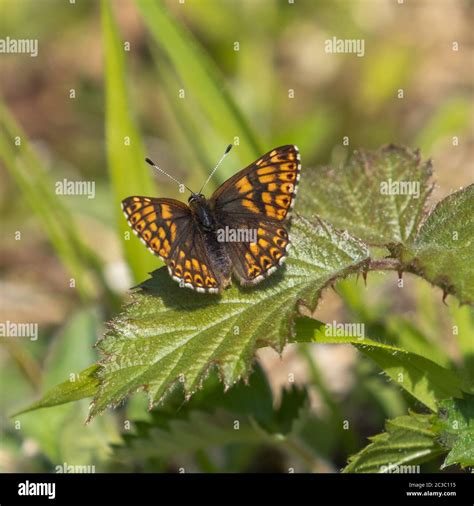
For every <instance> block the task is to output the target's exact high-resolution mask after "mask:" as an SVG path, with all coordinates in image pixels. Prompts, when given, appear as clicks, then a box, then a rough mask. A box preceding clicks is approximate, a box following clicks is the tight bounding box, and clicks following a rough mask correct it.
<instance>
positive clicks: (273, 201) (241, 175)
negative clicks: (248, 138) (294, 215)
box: [211, 145, 301, 226]
mask: <svg viewBox="0 0 474 506" xmlns="http://www.w3.org/2000/svg"><path fill="white" fill-rule="evenodd" d="M300 170H301V165H300V155H299V151H298V148H297V147H296V146H293V145H287V146H281V147H279V148H275V149H273V150H272V151H269V152H268V153H267V154H265V155H263V156H262V157H261V158H259V159H258V160H257V161H255V162H254V163H252V164H251V165H249V166H248V167H246V168H245V169H242V170H241V171H240V172H238V173H237V174H235V176H233V177H231V178H230V179H229V180H227V181H226V182H225V183H223V184H222V185H221V186H220V187H219V188H218V189H217V190H216V191H215V193H214V194H213V195H212V197H211V201H212V202H213V203H214V207H215V210H216V214H217V215H218V216H219V218H220V219H222V221H223V222H224V223H225V224H228V225H229V226H230V225H231V224H232V222H233V220H234V219H235V217H236V216H247V217H249V218H251V217H254V218H255V217H259V218H261V219H262V218H265V219H268V220H270V221H284V220H285V219H286V218H287V217H288V215H289V213H290V211H291V208H292V207H293V204H294V198H295V195H296V191H297V185H298V181H299V177H300Z"/></svg>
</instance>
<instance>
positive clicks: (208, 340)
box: [91, 218, 368, 417]
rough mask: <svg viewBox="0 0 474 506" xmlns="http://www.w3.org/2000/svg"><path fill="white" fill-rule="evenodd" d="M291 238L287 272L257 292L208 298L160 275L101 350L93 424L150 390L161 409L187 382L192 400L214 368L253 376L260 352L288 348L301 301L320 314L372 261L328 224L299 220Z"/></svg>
mask: <svg viewBox="0 0 474 506" xmlns="http://www.w3.org/2000/svg"><path fill="white" fill-rule="evenodd" d="M291 237H292V240H293V249H292V252H291V254H290V256H289V258H288V261H287V263H286V265H285V268H283V269H280V271H278V272H277V273H275V274H274V275H273V276H271V277H270V278H269V279H267V280H265V281H264V282H262V283H261V284H260V285H259V286H257V287H253V288H247V289H242V288H239V287H237V286H235V285H234V286H233V287H232V288H230V289H228V290H225V292H224V293H223V294H222V296H213V295H200V294H197V293H195V292H193V291H190V290H188V289H182V288H179V286H178V285H177V284H176V283H175V282H174V281H173V280H171V279H170V277H169V275H168V272H167V271H166V269H161V270H159V271H156V272H155V273H153V275H152V278H151V279H150V280H148V281H147V282H145V283H144V284H143V285H142V287H141V288H142V289H141V290H140V291H139V292H138V293H135V295H134V296H133V300H132V303H131V304H130V305H129V306H128V307H127V308H126V310H125V311H124V312H123V313H122V314H121V315H119V316H118V317H117V318H116V319H115V320H114V321H112V323H111V325H110V330H109V332H108V333H107V334H106V336H105V338H104V339H103V340H102V341H100V342H99V344H98V346H99V348H100V350H101V351H102V352H103V353H104V354H105V356H106V357H105V359H104V360H103V361H102V363H101V368H100V370H99V377H100V384H101V387H100V391H99V393H98V395H97V396H96V398H95V399H94V402H93V405H92V408H91V417H92V416H94V415H96V414H98V413H100V412H101V411H103V410H104V409H105V408H106V407H108V406H116V405H117V404H118V403H120V402H121V401H123V400H124V399H125V398H126V397H127V395H129V394H130V393H131V392H134V391H136V390H138V389H143V388H144V389H146V391H147V394H148V397H149V402H150V406H153V405H155V404H157V403H158V402H159V401H160V399H162V397H163V396H164V395H165V393H166V392H167V390H168V389H169V388H170V386H171V385H172V384H173V383H175V382H176V381H178V379H179V378H181V380H182V382H183V385H184V388H185V391H186V392H187V394H188V395H191V394H192V393H194V392H195V391H196V390H197V389H198V388H199V386H200V383H201V382H202V380H203V378H204V377H205V375H206V373H207V371H208V370H209V369H210V368H211V367H212V366H214V365H217V366H218V368H219V371H220V374H221V376H222V379H223V381H224V383H225V384H226V385H227V386H230V385H232V384H233V383H235V382H236V381H237V380H239V379H240V378H241V377H246V376H247V375H248V372H249V366H250V361H251V359H252V358H253V355H254V351H255V349H256V348H258V347H259V346H273V347H274V348H276V349H277V350H281V349H282V348H283V346H284V344H285V343H286V341H287V340H288V338H289V337H290V336H291V334H292V318H293V316H294V315H295V314H296V311H297V307H296V306H297V302H298V301H299V300H303V301H305V302H306V304H307V305H308V306H310V307H314V306H315V304H316V301H317V300H318V298H319V295H320V292H321V289H322V288H323V287H324V286H325V285H326V284H327V283H329V282H333V281H334V280H335V279H337V278H338V277H343V276H346V275H347V274H348V273H350V272H351V271H353V270H357V269H358V268H359V267H360V266H361V265H362V264H363V263H364V262H365V261H366V259H367V256H368V251H367V248H366V247H365V246H364V245H363V244H362V243H361V242H360V241H358V240H356V239H353V238H352V237H350V236H349V235H347V234H341V233H339V232H337V231H336V230H334V229H333V228H332V227H331V226H330V225H328V224H325V223H324V222H318V223H317V224H314V225H313V224H310V223H308V222H307V221H306V220H304V219H303V218H299V219H296V220H295V221H294V223H293V226H292V231H291Z"/></svg>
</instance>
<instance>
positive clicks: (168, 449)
mask: <svg viewBox="0 0 474 506" xmlns="http://www.w3.org/2000/svg"><path fill="white" fill-rule="evenodd" d="M183 401H184V395H183V391H182V389H179V388H176V389H174V390H173V392H172V393H171V394H170V395H169V396H168V397H167V399H166V401H165V402H164V404H163V405H162V406H160V407H159V408H158V409H156V410H153V412H152V413H151V417H152V418H151V420H150V421H148V422H138V423H136V424H135V430H134V433H133V434H124V435H123V444H122V445H117V446H116V447H115V454H114V460H117V461H120V460H123V461H124V462H129V461H130V457H131V456H132V457H133V455H136V456H137V458H138V459H139V460H140V461H143V459H146V458H147V457H149V458H156V457H161V458H169V457H175V456H177V455H181V454H185V453H189V452H195V451H198V450H201V449H202V450H208V449H210V448H212V447H221V446H225V445H229V444H232V443H240V444H250V445H251V444H255V445H262V444H264V443H266V444H276V445H278V444H282V443H284V441H285V437H286V436H287V435H289V433H290V432H291V431H292V430H293V427H294V422H295V421H296V420H300V419H301V418H302V416H303V410H304V409H305V408H306V407H307V403H308V394H307V391H306V390H304V389H298V388H295V387H293V388H291V389H289V390H284V391H283V392H282V401H281V403H280V406H279V407H278V408H276V409H275V408H274V399H273V395H272V391H271V389H270V386H269V384H268V381H267V378H266V375H265V374H264V372H263V370H262V369H261V367H259V366H257V367H256V368H255V370H254V372H253V373H252V375H251V376H250V378H249V381H248V384H245V383H244V382H243V381H240V382H238V383H237V384H235V385H234V386H232V387H231V388H230V389H229V390H228V391H227V392H225V391H224V388H223V386H222V384H221V383H220V381H219V378H218V376H217V374H216V373H215V371H213V372H212V373H211V374H210V375H209V377H208V378H206V380H205V384H204V387H203V389H202V390H200V391H199V392H198V393H197V394H196V395H195V396H193V398H192V399H191V400H190V401H189V402H187V403H185V402H183Z"/></svg>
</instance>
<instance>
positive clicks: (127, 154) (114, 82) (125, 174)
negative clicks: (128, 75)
mask: <svg viewBox="0 0 474 506" xmlns="http://www.w3.org/2000/svg"><path fill="white" fill-rule="evenodd" d="M101 7H102V10H101V12H102V30H103V37H104V53H105V80H106V84H105V95H106V97H105V98H106V117H105V131H106V140H107V160H108V165H109V171H110V176H111V180H112V188H113V192H114V201H115V212H116V215H117V220H118V221H117V222H118V230H119V233H120V237H121V239H122V244H123V247H124V251H125V257H126V259H127V262H128V265H129V267H130V269H131V271H132V274H133V277H134V279H135V280H136V281H141V280H143V279H144V278H145V277H146V274H147V273H148V272H150V271H151V270H153V269H154V268H156V267H157V266H159V265H160V260H159V259H158V258H155V259H154V258H153V257H152V256H151V254H150V253H149V251H148V250H147V249H146V248H145V247H144V246H143V245H142V244H141V243H140V241H139V240H138V239H137V238H136V237H135V236H134V235H133V234H132V233H131V230H130V228H129V226H128V225H127V222H126V221H125V218H124V216H123V214H122V210H121V207H120V202H121V201H122V200H123V199H124V198H126V197H129V196H131V195H148V196H153V195H154V194H155V193H156V191H155V190H154V188H153V184H152V178H151V173H150V167H149V166H148V165H147V164H146V163H145V161H144V158H145V153H144V150H143V144H142V141H141V138H140V134H139V131H138V129H137V127H136V125H135V122H134V119H133V117H132V114H131V106H130V102H129V100H128V96H127V88H126V79H125V49H124V46H123V44H122V41H121V39H120V36H119V33H118V29H117V26H116V23H115V20H114V18H113V15H112V11H111V8H110V4H109V2H108V1H107V0H103V1H102V3H101Z"/></svg>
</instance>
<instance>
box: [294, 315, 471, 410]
mask: <svg viewBox="0 0 474 506" xmlns="http://www.w3.org/2000/svg"><path fill="white" fill-rule="evenodd" d="M293 341H297V342H316V343H333V344H343V343H348V344H353V345H354V346H355V347H356V348H357V349H358V350H359V351H360V352H362V353H364V355H367V356H368V357H369V358H371V359H372V360H373V361H374V362H376V363H377V364H378V365H379V367H381V368H382V369H383V371H384V372H385V374H387V375H388V376H389V377H390V378H391V379H392V380H393V381H395V382H396V383H397V384H398V385H400V386H401V387H402V388H404V389H405V390H406V391H407V392H409V393H410V394H411V395H413V397H415V398H416V399H418V400H419V401H420V402H422V403H423V404H424V405H425V406H427V407H428V408H430V409H431V410H433V411H437V409H438V407H437V402H438V401H440V400H442V399H447V398H450V397H462V392H461V381H460V379H459V378H458V377H457V376H456V374H455V373H454V372H453V371H452V370H450V369H447V368H445V367H441V366H440V365H438V364H436V363H435V362H432V361H431V360H428V359H427V358H425V357H422V356H420V355H417V354H415V353H411V352H408V351H406V350H403V349H402V348H398V347H396V346H391V345H388V344H383V343H380V342H377V341H374V340H372V339H368V338H366V337H356V336H340V337H328V336H326V335H325V326H324V324H321V322H318V321H316V320H312V319H311V318H297V320H296V338H295V339H293Z"/></svg>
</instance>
